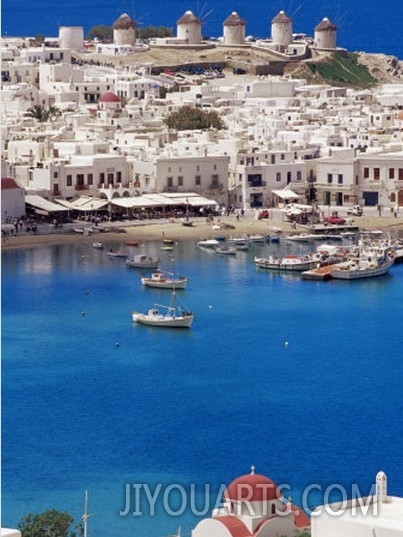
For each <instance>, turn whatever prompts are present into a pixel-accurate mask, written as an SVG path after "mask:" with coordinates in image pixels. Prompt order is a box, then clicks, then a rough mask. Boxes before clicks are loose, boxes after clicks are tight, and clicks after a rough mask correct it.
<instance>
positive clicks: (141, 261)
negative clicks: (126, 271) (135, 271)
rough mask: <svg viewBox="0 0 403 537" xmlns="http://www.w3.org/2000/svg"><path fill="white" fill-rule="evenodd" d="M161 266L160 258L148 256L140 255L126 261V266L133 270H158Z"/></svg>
mask: <svg viewBox="0 0 403 537" xmlns="http://www.w3.org/2000/svg"><path fill="white" fill-rule="evenodd" d="M159 264H160V259H159V257H155V256H152V255H146V254H138V255H135V256H133V257H130V258H128V259H126V265H127V266H129V267H133V268H147V269H156V268H158V265H159Z"/></svg>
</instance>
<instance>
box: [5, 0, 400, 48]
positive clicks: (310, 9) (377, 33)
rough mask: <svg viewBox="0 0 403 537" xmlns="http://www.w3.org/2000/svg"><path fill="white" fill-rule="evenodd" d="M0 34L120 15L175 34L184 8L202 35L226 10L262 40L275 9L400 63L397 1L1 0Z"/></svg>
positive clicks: (301, 26)
mask: <svg viewBox="0 0 403 537" xmlns="http://www.w3.org/2000/svg"><path fill="white" fill-rule="evenodd" d="M1 9H2V35H12V36H14V35H25V36H26V35H34V36H35V35H37V34H45V35H47V36H57V34H58V28H59V26H60V25H62V26H70V25H73V26H74V25H76V26H83V27H84V32H85V33H87V32H88V31H89V30H90V29H91V28H92V27H93V26H97V25H98V24H104V25H106V26H111V25H112V24H113V23H114V21H115V20H116V19H117V18H118V17H119V16H120V15H121V14H122V13H124V12H126V13H128V14H129V15H131V16H132V17H133V18H134V19H135V20H136V21H137V23H138V27H139V28H141V27H145V26H167V27H169V28H173V30H174V33H176V21H177V20H178V19H179V18H180V17H181V16H182V15H183V13H184V12H185V11H186V10H188V9H190V10H192V11H193V12H194V13H195V14H196V15H197V16H199V17H200V18H201V20H202V21H203V34H204V35H205V36H221V35H222V24H223V22H224V20H225V19H226V18H227V17H228V15H229V14H230V13H231V12H232V11H237V12H238V13H239V15H241V16H242V17H243V18H244V19H245V22H246V33H247V35H254V36H256V37H268V36H269V35H270V33H271V21H272V19H273V18H274V17H275V16H276V15H277V13H278V12H279V11H280V10H282V9H283V10H285V11H286V12H287V14H288V15H289V16H290V17H292V19H293V32H298V33H299V32H302V33H306V34H308V35H313V32H314V28H315V26H316V25H317V24H318V23H319V22H320V21H321V20H322V19H323V17H328V18H329V19H330V20H331V21H332V22H333V23H335V24H336V25H337V27H338V31H337V36H338V37H337V42H338V45H339V46H341V47H346V48H347V49H349V50H352V51H354V50H356V51H357V50H358V51H361V50H364V51H367V52H384V53H386V54H394V55H396V56H397V57H398V58H401V59H403V43H402V40H401V19H402V3H401V1H400V0H390V1H389V2H382V1H381V0H372V1H371V2H368V1H367V0H357V1H356V2H351V1H350V0H339V1H338V2H323V1H322V0H307V1H306V2H304V3H300V2H287V3H284V2H280V1H275V2H272V3H268V4H267V5H265V4H264V3H263V4H262V2H261V1H259V0H249V1H245V0H215V1H214V2H208V1H204V0H203V1H200V0H192V1H191V2H184V1H183V0H169V2H167V1H166V0H149V1H148V2H147V3H146V4H145V3H141V2H137V1H136V0H120V1H118V2H107V1H105V0H87V2H84V3H83V2H81V1H79V0H69V1H67V0H59V1H58V2H57V7H55V3H54V2H53V0H35V2H34V3H32V2H29V1H28V0H3V1H2V6H1Z"/></svg>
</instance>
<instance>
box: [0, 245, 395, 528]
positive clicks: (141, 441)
mask: <svg viewBox="0 0 403 537" xmlns="http://www.w3.org/2000/svg"><path fill="white" fill-rule="evenodd" d="M161 245H162V243H161V242H158V241H157V242H151V243H145V244H141V245H140V246H139V247H137V248H133V251H134V252H135V253H138V252H144V253H147V254H150V255H159V256H160V257H161V258H162V267H163V268H165V269H167V270H171V271H174V272H176V273H178V274H183V275H186V276H187V277H188V278H189V284H188V288H187V289H186V290H184V291H180V292H179V291H178V292H177V294H178V298H179V301H180V303H181V304H182V305H183V306H184V307H185V308H187V309H191V310H192V311H194V312H195V315H196V317H195V322H194V324H193V326H192V328H191V329H190V330H182V331H181V330H164V329H160V330H158V329H153V328H150V327H144V326H140V325H134V324H133V323H132V320H131V310H132V309H134V308H136V309H140V310H143V309H144V310H145V309H148V307H150V306H151V305H152V304H153V303H160V304H166V303H168V301H169V296H170V292H169V291H163V290H156V289H148V288H144V287H142V285H141V283H140V276H141V275H142V274H143V272H142V271H139V270H138V269H131V268H128V267H127V266H126V264H125V262H124V261H122V260H121V259H120V260H119V259H110V258H108V256H107V255H106V253H105V251H99V250H95V249H93V248H92V246H91V245H90V244H88V245H87V244H85V245H83V244H81V245H61V246H52V247H37V248H33V249H26V250H18V251H5V252H3V253H2V525H3V526H6V527H15V526H16V525H17V524H18V521H19V519H20V517H21V516H23V515H26V514H28V513H30V512H34V513H40V512H43V511H45V510H47V509H52V508H56V509H59V510H62V511H67V512H69V513H70V514H72V515H73V516H74V517H75V519H76V521H79V519H80V516H81V515H82V513H83V508H84V494H85V491H86V490H87V491H88V494H89V513H91V514H93V516H91V517H90V519H89V527H88V534H89V537H125V536H127V537H130V536H139V537H140V536H141V537H166V536H167V535H169V534H172V533H174V532H175V531H176V529H177V528H178V527H179V526H181V528H182V534H183V535H185V536H188V535H190V531H191V529H192V528H193V527H194V526H195V524H196V523H197V522H198V521H199V520H200V516H198V515H197V513H195V509H196V508H197V510H198V511H200V512H202V511H203V508H204V507H205V506H206V507H207V513H206V514H204V516H208V515H209V513H210V510H211V509H212V508H213V507H214V504H215V501H216V499H217V494H218V491H219V489H220V487H221V485H222V484H227V485H228V484H229V483H230V482H231V481H232V480H233V479H234V478H236V477H238V476H239V475H242V474H246V473H249V472H250V468H251V466H252V465H254V466H255V468H256V472H258V473H262V474H264V475H267V476H269V477H271V478H272V479H273V480H274V481H275V482H276V483H277V484H284V485H286V487H287V488H286V489H285V490H286V491H287V494H286V496H287V497H288V496H291V497H292V498H293V502H295V503H301V502H302V499H303V498H304V496H303V491H304V490H305V489H306V487H308V486H309V485H312V484H316V485H317V487H316V489H315V492H314V493H312V494H310V495H309V498H307V501H308V504H309V507H314V506H315V505H318V504H320V503H322V502H323V500H324V494H325V491H326V490H327V488H328V487H329V486H331V485H332V484H337V485H338V486H339V485H340V486H341V487H345V490H346V493H347V495H348V496H349V497H351V493H350V491H351V490H352V486H353V484H356V485H357V487H358V488H359V491H360V492H361V494H363V495H366V494H367V493H368V492H369V491H370V487H371V484H372V483H373V482H374V478H375V475H376V473H377V472H378V471H379V470H383V471H385V472H386V474H387V476H388V481H389V492H390V493H391V494H394V495H400V496H403V480H402V475H403V460H402V452H403V420H402V416H403V395H402V378H403V361H402V352H401V350H402V336H401V330H402V303H403V265H396V266H394V267H392V269H391V271H390V273H389V275H386V276H384V277H379V278H375V279H373V280H367V281H365V280H363V281H355V282H342V281H333V282H312V281H303V280H301V279H300V277H299V276H295V275H282V274H275V273H270V272H267V271H264V270H259V269H256V268H255V265H254V263H253V257H254V256H255V255H259V256H266V255H269V254H270V253H273V254H279V253H284V252H285V251H286V250H285V246H284V244H282V243H280V245H275V244H271V245H268V244H265V245H255V246H254V247H253V249H251V250H250V251H248V252H239V253H238V254H237V256H236V257H235V258H229V257H220V256H216V255H214V254H211V253H209V252H205V251H202V250H201V249H200V248H198V247H197V246H196V244H195V241H181V242H178V243H176V244H175V246H174V248H173V250H172V251H164V250H161ZM106 246H107V247H109V246H114V247H122V248H123V247H125V245H124V242H122V243H121V244H116V243H114V244H112V243H111V244H106ZM287 251H290V252H295V253H299V252H300V251H301V246H298V245H294V246H289V247H287ZM127 487H129V490H130V491H131V507H130V512H129V514H127V515H122V514H120V513H121V512H124V511H125V510H126V501H125V498H126V490H127ZM288 487H289V488H288ZM146 489H147V492H148V493H149V494H155V503H154V507H155V512H154V513H153V512H152V510H151V508H150V504H149V503H148V502H147V496H146ZM206 490H207V493H206V492H205V491H206ZM206 497H207V500H208V501H206ZM140 512H141V514H140ZM133 513H134V514H133Z"/></svg>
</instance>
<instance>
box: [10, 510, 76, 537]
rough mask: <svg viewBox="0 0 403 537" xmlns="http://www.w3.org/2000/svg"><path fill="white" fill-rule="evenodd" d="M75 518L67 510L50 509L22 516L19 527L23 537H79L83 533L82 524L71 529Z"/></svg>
mask: <svg viewBox="0 0 403 537" xmlns="http://www.w3.org/2000/svg"><path fill="white" fill-rule="evenodd" d="M73 522H74V519H73V517H72V516H71V515H69V514H68V513H66V512H62V511H57V510H56V509H50V510H49V511H45V512H44V513H41V514H34V513H29V514H28V515H26V516H23V517H21V519H20V521H19V523H18V529H19V530H20V531H21V533H22V537H78V536H82V535H83V527H82V524H78V525H77V526H76V528H75V531H71V530H70V526H71V525H72V524H73Z"/></svg>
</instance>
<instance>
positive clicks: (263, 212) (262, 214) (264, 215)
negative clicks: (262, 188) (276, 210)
mask: <svg viewBox="0 0 403 537" xmlns="http://www.w3.org/2000/svg"><path fill="white" fill-rule="evenodd" d="M269 216H270V215H269V211H268V210H267V209H263V210H261V211H260V213H259V220H262V218H269Z"/></svg>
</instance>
